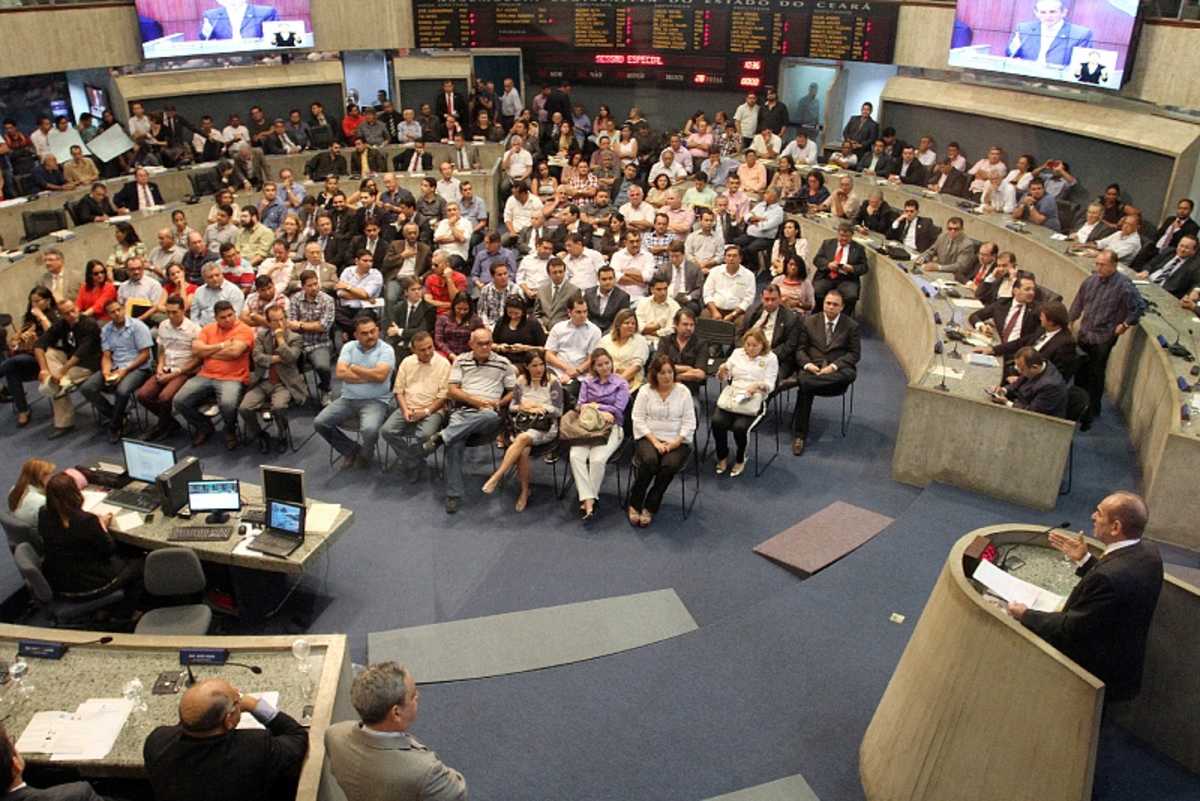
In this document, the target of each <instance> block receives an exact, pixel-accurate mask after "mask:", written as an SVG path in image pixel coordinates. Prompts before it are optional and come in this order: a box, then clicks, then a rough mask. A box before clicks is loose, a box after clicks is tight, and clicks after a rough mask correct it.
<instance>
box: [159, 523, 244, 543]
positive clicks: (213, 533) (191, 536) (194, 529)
mask: <svg viewBox="0 0 1200 801" xmlns="http://www.w3.org/2000/svg"><path fill="white" fill-rule="evenodd" d="M232 536H233V526H176V527H175V528H174V529H172V530H171V533H170V534H168V535H167V542H224V541H225V540H227V539H229V538H230V537H232Z"/></svg>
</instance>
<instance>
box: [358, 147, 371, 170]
mask: <svg viewBox="0 0 1200 801" xmlns="http://www.w3.org/2000/svg"><path fill="white" fill-rule="evenodd" d="M359 164H360V166H361V169H360V172H361V174H363V175H367V174H368V173H370V172H371V168H370V166H369V165H368V164H367V151H365V150H364V151H363V152H362V155H361V156H360V157H359Z"/></svg>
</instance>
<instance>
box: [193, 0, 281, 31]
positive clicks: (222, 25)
mask: <svg viewBox="0 0 1200 801" xmlns="http://www.w3.org/2000/svg"><path fill="white" fill-rule="evenodd" d="M217 5H219V6H220V8H210V9H209V10H208V11H205V12H204V19H203V21H202V22H201V23H200V38H201V39H206V40H207V39H232V38H233V23H232V21H231V16H236V15H237V14H238V13H240V14H241V17H242V21H241V25H239V26H238V31H239V33H240V34H241V35H240V36H239V37H238V38H240V39H261V38H262V35H263V27H262V26H263V23H264V22H274V21H275V20H277V19H279V12H278V11H277V10H275V9H274V8H272V7H271V6H259V5H252V4H247V3H246V0H217ZM231 12H232V13H231Z"/></svg>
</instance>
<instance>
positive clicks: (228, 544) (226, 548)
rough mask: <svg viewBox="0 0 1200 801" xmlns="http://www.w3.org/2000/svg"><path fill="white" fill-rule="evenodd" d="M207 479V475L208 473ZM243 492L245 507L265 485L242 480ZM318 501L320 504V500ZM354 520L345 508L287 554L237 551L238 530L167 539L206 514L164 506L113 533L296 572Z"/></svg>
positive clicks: (232, 521) (257, 502)
mask: <svg viewBox="0 0 1200 801" xmlns="http://www.w3.org/2000/svg"><path fill="white" fill-rule="evenodd" d="M206 478H208V477H207V476H206ZM241 493H242V504H243V506H261V505H262V488H261V487H259V486H258V485H257V484H248V483H246V482H242V484H241ZM316 502H318V503H319V501H316ZM308 503H309V504H310V505H311V504H312V503H314V499H313V498H309V499H308ZM353 520H354V512H352V511H351V510H349V509H347V508H345V507H342V509H341V510H340V511H339V512H338V515H337V519H336V522H335V523H334V525H333V528H332V529H330V530H329V531H326V532H321V533H308V534H305V536H304V544H303V545H301V546H300V547H299V548H298V549H297V550H296V551H294V552H293V553H292V554H290V555H289V556H286V557H278V556H271V555H269V554H260V553H249V554H240V553H234V549H235V548H236V547H237V545H238V543H239V542H241V538H240V537H238V535H237V532H236V530H235V531H234V534H233V536H232V537H230V538H229V539H227V540H225V541H224V542H170V541H168V540H167V536H168V535H169V534H170V533H171V531H172V530H173V529H174V528H175V527H176V526H202V525H204V519H203V515H200V514H197V515H194V516H193V517H192V518H191V519H190V520H189V519H186V518H182V517H166V516H164V515H163V513H162V509H161V507H160V508H159V509H156V510H155V512H154V519H153V521H151V522H150V523H143V524H142V525H140V526H138V527H137V528H135V529H132V530H130V531H119V530H117V529H116V528H114V529H113V531H112V535H113V537H114V538H116V539H117V540H119V541H121V542H126V543H129V544H130V545H136V546H137V547H139V548H145V549H147V550H150V551H153V550H156V549H158V548H172V547H183V548H191V549H192V550H193V551H195V552H196V555H197V556H199V557H200V559H201V561H205V562H215V563H217V564H222V565H232V566H234V567H244V568H249V569H251V570H264V571H267V572H270V573H291V574H296V573H302V572H304V569H305V568H306V567H307V566H308V564H309V562H310V561H311V560H313V559H314V558H316V557H317V556H318V555H319V554H321V553H322V552H324V551H325V550H327V549H328V548H329V547H330V546H332V545H333V543H335V542H336V541H337V540H338V539H340V538H341V536H342V535H343V534H345V533H346V530H347V529H349V528H350V524H351V523H352V522H353ZM238 523H239V519H238V516H237V515H236V514H231V515H230V518H229V523H227V524H226V525H231V526H233V527H234V529H236V528H237V526H238Z"/></svg>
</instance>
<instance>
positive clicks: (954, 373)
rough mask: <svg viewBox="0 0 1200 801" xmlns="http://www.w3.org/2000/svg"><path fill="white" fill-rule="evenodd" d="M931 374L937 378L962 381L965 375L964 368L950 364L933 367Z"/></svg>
mask: <svg viewBox="0 0 1200 801" xmlns="http://www.w3.org/2000/svg"><path fill="white" fill-rule="evenodd" d="M929 374H930V375H932V376H934V377H936V378H945V379H948V380H950V381H961V380H962V377H963V371H962V370H955V369H954V368H953V367H951V366H950V365H946V366H945V367H942V366H941V365H938V366H937V367H934V368H933V369H931V370H930V371H929Z"/></svg>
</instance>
